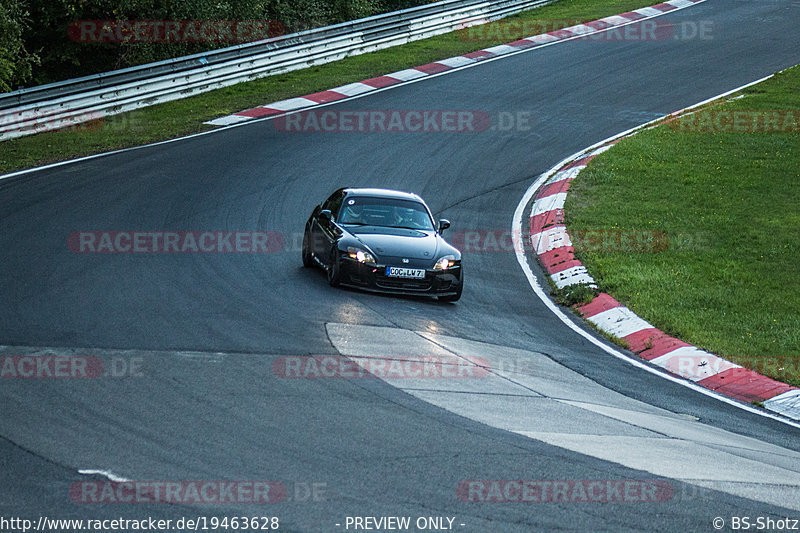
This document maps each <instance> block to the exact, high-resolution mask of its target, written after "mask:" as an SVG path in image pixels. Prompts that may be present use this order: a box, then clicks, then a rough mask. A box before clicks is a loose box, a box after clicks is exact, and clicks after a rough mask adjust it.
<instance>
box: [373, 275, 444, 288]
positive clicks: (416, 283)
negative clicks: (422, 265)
mask: <svg viewBox="0 0 800 533" xmlns="http://www.w3.org/2000/svg"><path fill="white" fill-rule="evenodd" d="M375 284H376V285H377V286H378V287H381V288H384V289H396V290H404V291H428V290H430V289H431V280H429V279H402V278H388V277H386V276H380V277H378V278H377V279H376V280H375Z"/></svg>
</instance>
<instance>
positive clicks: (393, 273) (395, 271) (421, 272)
mask: <svg viewBox="0 0 800 533" xmlns="http://www.w3.org/2000/svg"><path fill="white" fill-rule="evenodd" d="M386 275H387V276H389V277H390V278H411V279H422V278H424V277H425V269H424V268H402V267H386Z"/></svg>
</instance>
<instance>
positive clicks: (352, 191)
mask: <svg viewBox="0 0 800 533" xmlns="http://www.w3.org/2000/svg"><path fill="white" fill-rule="evenodd" d="M344 191H345V194H346V195H347V196H372V197H377V198H397V199H401V200H415V201H417V202H422V203H423V204H424V203H425V202H424V201H423V200H422V198H420V197H419V195H416V194H413V193H410V192H403V191H395V190H392V189H373V188H366V187H363V188H362V187H347V188H345V189H344Z"/></svg>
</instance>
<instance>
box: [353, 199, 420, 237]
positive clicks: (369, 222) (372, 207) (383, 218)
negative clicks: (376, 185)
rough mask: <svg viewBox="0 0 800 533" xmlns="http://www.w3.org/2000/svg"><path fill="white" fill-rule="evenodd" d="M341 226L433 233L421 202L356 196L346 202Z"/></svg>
mask: <svg viewBox="0 0 800 533" xmlns="http://www.w3.org/2000/svg"><path fill="white" fill-rule="evenodd" d="M338 221H339V223H340V224H351V225H360V226H381V227H387V228H407V229H418V230H428V231H430V230H433V229H434V228H433V221H432V220H431V217H430V215H429V214H428V210H427V209H426V208H425V205H423V204H422V203H421V202H415V201H414V200H403V199H399V198H375V197H369V196H356V197H351V198H348V199H347V200H345V201H344V205H343V206H342V208H341V210H340V212H339V217H338Z"/></svg>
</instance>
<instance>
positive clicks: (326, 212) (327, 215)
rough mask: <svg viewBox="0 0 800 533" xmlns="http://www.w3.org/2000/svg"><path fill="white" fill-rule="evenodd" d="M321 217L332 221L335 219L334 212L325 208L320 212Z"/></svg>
mask: <svg viewBox="0 0 800 533" xmlns="http://www.w3.org/2000/svg"><path fill="white" fill-rule="evenodd" d="M319 218H321V219H323V220H327V221H328V222H330V221H332V220H333V214H332V213H331V210H330V209H323V210H322V211H320V212H319Z"/></svg>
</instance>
